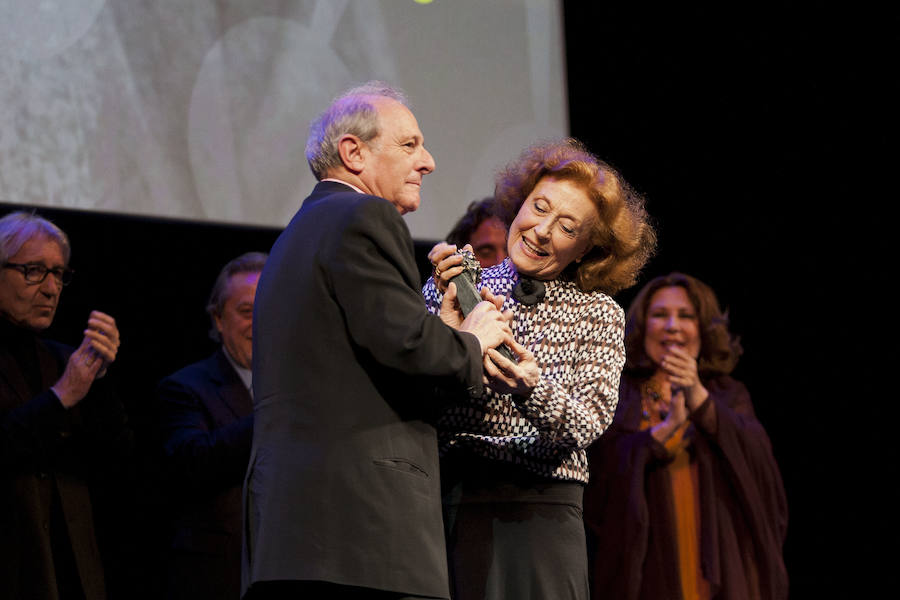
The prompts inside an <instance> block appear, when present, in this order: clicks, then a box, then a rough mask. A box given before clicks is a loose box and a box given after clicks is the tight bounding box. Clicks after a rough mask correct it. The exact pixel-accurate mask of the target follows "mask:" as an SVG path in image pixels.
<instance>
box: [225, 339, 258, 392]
mask: <svg viewBox="0 0 900 600" xmlns="http://www.w3.org/2000/svg"><path fill="white" fill-rule="evenodd" d="M222 352H223V353H224V354H225V358H227V359H228V362H229V364H230V365H231V367H232V368H233V369H234V371H235V373H237V374H238V377H240V378H241V381H242V382H243V384H244V387H246V388H247V389H248V390H250V395H251V396H252V395H253V371H251V370H250V369H245V368H244V367H242V366H240V365H238V364H237V363H236V362H234V359H233V358H231V355H230V354H228V350H227V349H226V348H225V346H222Z"/></svg>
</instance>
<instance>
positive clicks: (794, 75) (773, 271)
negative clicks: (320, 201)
mask: <svg viewBox="0 0 900 600" xmlns="http://www.w3.org/2000/svg"><path fill="white" fill-rule="evenodd" d="M564 6H565V27H566V40H567V42H566V50H567V61H568V67H567V70H568V72H567V76H568V86H569V102H570V106H569V109H570V122H571V133H572V135H573V136H575V137H577V138H579V139H581V140H582V141H584V142H585V143H586V144H587V145H588V147H589V148H591V149H592V150H593V151H594V152H595V153H597V154H598V155H599V156H601V157H602V158H604V159H605V160H607V161H608V162H610V163H611V164H613V165H614V166H616V167H617V168H618V169H619V170H620V171H622V173H623V174H624V175H625V177H626V178H627V179H628V180H629V181H630V182H631V183H632V184H633V185H634V186H635V187H636V188H637V189H638V190H639V191H640V192H642V193H643V194H645V195H646V197H647V201H648V209H649V212H650V213H651V215H652V216H653V218H654V220H655V222H656V225H657V228H658V232H659V240H660V244H659V253H658V255H657V256H656V257H655V258H654V259H653V261H652V262H651V263H650V265H649V266H648V268H647V269H646V271H645V274H644V276H643V277H642V280H641V282H644V281H646V280H647V279H649V278H651V277H653V276H655V275H659V274H663V273H668V272H670V271H673V270H679V271H683V272H686V273H689V274H692V275H695V276H697V277H699V278H701V279H703V280H704V281H706V282H707V283H709V284H710V285H712V287H713V288H714V289H715V290H716V291H717V293H718V295H719V299H720V301H721V302H722V304H723V305H724V306H725V307H727V308H728V309H729V314H730V317H731V323H732V329H733V330H734V331H735V332H736V333H738V334H740V335H741V339H742V342H743V345H744V348H745V355H744V358H743V359H742V361H741V363H740V364H739V366H738V369H737V371H736V376H737V377H738V378H739V379H742V380H743V381H744V382H746V383H747V385H748V387H749V388H750V392H751V394H752V396H753V398H754V402H755V405H756V409H757V413H758V416H759V418H760V420H761V421H762V423H763V424H764V425H765V427H766V428H767V430H768V432H769V434H770V437H771V438H772V443H773V446H774V449H775V454H776V457H777V459H778V461H779V464H780V466H781V469H782V474H783V477H784V482H785V487H786V489H787V494H788V501H789V508H790V522H789V533H788V540H787V543H786V546H785V558H786V562H787V565H788V570H789V573H790V577H791V589H792V597H794V598H808V597H819V596H823V595H828V596H832V595H834V594H835V593H837V590H838V588H844V587H845V586H846V589H848V590H855V591H857V592H861V591H863V590H865V589H869V588H870V589H877V588H878V587H879V586H880V585H881V580H882V576H881V575H879V572H880V569H879V567H882V566H886V565H888V561H889V558H890V557H891V556H892V555H894V554H895V553H893V552H892V551H891V550H885V549H884V545H885V543H886V542H887V540H888V536H890V535H892V534H893V533H895V531H894V529H893V527H892V523H893V518H892V516H891V513H892V511H893V510H895V508H896V506H898V503H897V500H898V494H897V491H896V489H895V486H894V485H892V484H891V483H890V481H889V480H890V478H891V477H890V475H893V473H894V472H896V467H895V466H893V465H894V464H896V463H895V459H896V457H897V452H896V450H895V449H894V447H895V446H894V447H888V444H887V442H888V439H889V437H888V434H887V433H886V432H885V430H886V427H885V428H882V427H881V425H882V424H886V423H889V422H890V421H891V419H892V411H891V410H890V408H891V405H892V402H893V401H894V400H895V398H894V397H895V396H896V393H895V392H894V391H893V390H894V389H895V386H892V385H891V378H890V375H891V372H890V371H889V370H887V369H886V368H885V366H883V364H882V366H877V365H879V363H881V360H880V359H887V360H890V359H891V358H893V356H896V352H893V351H890V352H887V351H883V350H880V349H879V346H878V344H877V342H878V340H880V339H883V338H885V337H887V336H888V335H889V333H888V327H889V326H890V325H891V324H890V318H889V312H888V311H887V310H885V309H886V308H887V306H888V305H887V296H888V291H889V290H890V289H891V288H890V286H889V285H888V272H889V271H888V269H887V268H883V267H882V265H881V264H880V263H881V261H880V259H884V258H886V257H887V256H890V254H889V253H890V247H891V246H892V245H893V244H892V242H893V240H892V238H891V236H890V235H889V234H888V232H889V231H890V227H891V224H892V218H893V217H892V214H893V213H892V211H891V210H890V207H889V204H890V203H891V202H893V199H890V200H884V199H882V195H881V194H878V193H873V192H869V191H864V190H865V189H866V185H865V184H866V182H868V181H872V180H874V179H875V178H876V177H877V175H878V174H879V172H880V171H881V170H882V169H890V164H889V162H890V159H889V158H888V157H889V156H890V153H889V151H888V148H889V146H890V145H891V142H892V141H893V138H892V136H891V135H890V129H889V128H888V126H887V119H885V118H884V117H882V114H888V113H889V112H890V110H885V109H891V108H892V105H891V101H892V99H893V98H894V92H895V88H896V83H895V81H896V77H897V74H896V70H897V69H896V65H895V64H894V63H895V61H894V60H893V58H892V53H891V52H889V50H892V49H895V47H896V43H895V42H896V34H895V33H893V32H891V33H881V30H882V29H885V30H886V29H888V28H890V27H895V26H896V24H897V23H896V20H895V19H892V18H891V19H889V18H887V17H884V16H880V15H874V14H867V13H864V12H862V11H861V10H855V11H848V10H846V9H843V10H841V11H825V10H823V9H814V8H811V7H806V6H802V5H798V4H792V3H784V4H781V5H779V6H772V7H765V6H763V5H760V4H754V5H753V6H752V7H750V6H748V7H747V8H746V9H742V8H740V7H734V6H730V7H728V8H723V7H722V6H720V5H712V4H710V5H692V6H685V5H681V4H677V3H676V4H666V5H663V6H655V7H654V8H653V10H652V11H649V12H648V11H647V10H643V9H642V8H641V7H639V6H632V7H630V8H626V7H622V6H604V5H603V3H593V2H566V3H565V5H564ZM893 31H896V28H895V29H894V30H893ZM872 73H874V74H875V76H874V77H870V75H871V74H872ZM487 91H488V90H486V92H487ZM427 127H428V124H427V123H425V124H423V129H425V130H426V131H427ZM518 151H519V149H517V148H515V149H514V148H511V149H510V153H509V154H510V157H512V156H513V155H514V154H515V153H517V152H518ZM503 159H504V157H498V161H499V160H503ZM12 208H16V207H14V206H11V205H0V213H5V212H7V210H8V209H12ZM39 212H40V214H42V215H44V216H46V217H47V218H50V219H51V220H53V221H54V222H56V223H57V224H58V225H59V226H60V227H62V229H64V230H65V231H66V232H67V233H68V234H69V236H70V238H71V242H72V247H73V256H72V263H71V264H72V267H73V268H74V269H75V270H76V272H77V273H76V278H75V281H74V282H73V283H72V284H71V286H70V287H68V288H67V289H66V293H65V299H64V300H63V302H62V303H61V305H60V310H59V313H58V316H57V319H56V323H55V324H54V325H53V327H52V328H51V330H50V331H49V332H48V335H49V336H50V337H53V338H56V339H60V340H63V341H67V342H69V343H71V344H73V345H74V344H77V343H78V341H79V340H80V336H81V330H82V329H83V327H84V322H85V320H86V318H87V314H88V312H89V311H90V310H91V309H94V308H96V309H100V310H103V311H105V312H108V313H110V314H112V315H114V316H115V317H116V319H117V322H118V324H119V328H120V330H121V332H122V348H121V351H120V354H119V360H118V361H117V364H116V367H115V369H114V373H113V374H112V375H111V376H114V377H115V381H116V382H117V384H118V386H119V388H120V390H121V392H122V396H123V399H124V401H125V403H126V406H127V408H128V410H129V413H130V415H131V418H132V422H133V424H134V426H135V429H136V430H137V432H138V434H139V439H140V440H141V443H142V446H141V454H140V461H141V465H140V468H139V469H138V470H137V471H136V472H135V473H134V475H133V481H131V482H130V484H129V485H125V486H121V487H120V488H118V489H116V490H110V491H108V492H107V494H106V495H105V496H101V497H100V498H99V499H98V502H97V507H95V508H96V510H97V511H98V512H99V513H101V516H100V519H99V520H100V521H101V522H102V523H107V525H106V526H105V528H104V530H103V532H102V534H103V536H104V538H105V540H106V543H107V547H108V548H114V549H115V552H112V553H110V556H109V559H108V560H109V561H110V563H111V565H112V569H111V574H112V576H113V582H112V585H111V588H112V589H111V591H112V592H113V594H118V595H121V596H122V597H146V598H153V597H156V592H157V588H156V585H158V583H159V579H158V577H157V575H156V573H158V570H157V569H158V568H159V567H160V565H159V564H158V561H159V560H161V553H160V552H159V543H160V539H161V538H162V537H163V535H162V534H163V530H162V529H161V527H160V522H161V521H162V516H163V515H164V514H165V512H164V511H165V506H166V499H167V497H166V494H165V493H164V491H163V490H162V489H161V488H160V484H159V480H158V479H157V478H156V472H155V452H156V445H155V440H154V439H153V435H152V432H153V427H152V424H153V389H154V387H155V384H156V382H157V381H158V380H159V378H161V377H163V376H165V375H167V374H168V373H171V372H172V371H174V370H176V369H178V368H180V367H182V366H184V365H186V364H188V363H190V362H193V361H196V360H198V359H200V358H202V357H204V356H206V355H208V354H209V353H210V352H211V351H212V350H213V348H214V346H213V344H212V342H210V341H209V340H208V339H207V337H206V332H207V330H208V328H209V323H208V320H207V318H206V315H205V313H204V311H203V307H204V305H205V303H206V298H207V295H208V293H209V290H210V287H211V286H212V283H213V281H214V279H215V276H216V274H217V272H218V270H219V268H220V267H221V266H222V265H223V264H224V263H225V262H227V261H228V260H230V259H231V258H233V257H235V256H237V255H238V254H240V253H242V252H245V251H249V250H267V249H268V248H269V247H270V246H271V244H272V242H273V241H274V240H275V238H276V237H277V234H278V232H277V231H276V230H272V229H259V228H245V227H239V226H233V225H217V224H200V223H192V222H181V221H172V220H165V219H147V218H136V217H127V216H121V215H112V214H98V213H86V212H76V211H67V210H50V209H41V210H40V211H39ZM451 226H452V223H448V224H447V229H448V230H449V229H450V227H451ZM430 246H431V240H419V241H417V253H418V257H419V259H420V261H421V262H422V263H423V269H425V270H427V263H426V262H425V258H424V255H425V253H426V252H427V250H428V249H429V248H430ZM637 287H639V286H637ZM636 289H637V288H634V289H631V290H626V291H625V292H623V293H621V294H620V295H619V296H618V298H617V299H618V300H619V302H620V304H622V305H623V306H624V307H627V305H628V303H629V302H630V300H631V298H632V297H633V295H634V293H635V292H636ZM884 364H886V361H885V363H884ZM868 407H872V408H871V409H869V410H865V409H866V408H868ZM116 517H125V521H124V522H126V523H127V524H128V526H127V527H123V526H121V525H119V524H117V523H119V522H120V520H119V518H116ZM110 523H113V524H116V525H115V526H110V525H109V524H110ZM890 547H891V546H888V548H890ZM888 572H890V571H888ZM155 577H156V579H154V578H155ZM136 582H139V584H138V583H136Z"/></svg>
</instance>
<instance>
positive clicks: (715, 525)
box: [585, 273, 788, 600]
mask: <svg viewBox="0 0 900 600" xmlns="http://www.w3.org/2000/svg"><path fill="white" fill-rule="evenodd" d="M625 345H626V348H627V362H626V364H625V372H624V374H623V376H622V384H621V387H620V391H619V407H618V409H617V410H616V417H615V420H614V422H613V424H612V426H611V427H610V428H609V431H607V432H606V434H605V435H604V436H603V437H601V438H600V439H599V440H598V441H597V443H596V444H595V445H594V446H593V447H592V448H591V449H590V451H589V459H590V468H591V482H590V484H589V485H588V488H587V491H586V493H585V523H586V527H587V535H588V544H589V548H590V549H591V551H590V561H591V585H592V597H593V598H597V599H601V598H617V599H622V600H635V599H639V598H640V599H646V600H650V599H653V600H682V599H700V600H704V599H717V600H724V599H728V600H738V599H740V600H744V599H746V600H750V599H759V598H764V599H767V600H768V599H772V600H776V599H779V598H786V597H787V591H788V584H787V573H786V571H785V567H784V563H783V560H782V545H783V543H784V537H785V531H786V527H787V506H786V500H785V494H784V488H783V486H782V482H781V475H780V473H779V470H778V466H777V465H776V463H775V459H774V457H773V455H772V447H771V443H770V442H769V438H768V436H767V435H766V432H765V431H764V430H763V427H762V425H761V424H760V422H759V421H758V420H757V419H756V416H755V414H754V411H753V405H752V403H751V402H750V395H749V393H748V392H747V388H746V387H745V386H744V385H743V384H742V383H740V382H739V381H736V380H735V379H733V378H732V377H730V375H729V373H731V371H732V370H733V369H734V367H735V364H736V363H737V360H738V357H739V356H740V354H741V347H740V344H739V343H738V341H737V339H735V338H734V337H732V335H731V334H730V333H729V331H728V321H727V318H726V317H725V315H723V314H722V312H721V310H720V308H719V303H718V300H717V299H716V296H715V294H714V293H713V291H712V289H711V288H710V287H709V286H707V285H706V284H704V283H703V282H701V281H699V280H697V279H695V278H693V277H691V276H689V275H684V274H680V273H672V274H670V275H668V276H664V277H658V278H656V279H653V280H652V281H650V282H649V283H648V284H647V285H646V286H644V288H643V289H642V290H641V291H640V292H639V293H638V295H637V296H636V297H635V299H634V301H633V302H632V304H631V307H630V308H629V310H628V319H627V322H626V336H625Z"/></svg>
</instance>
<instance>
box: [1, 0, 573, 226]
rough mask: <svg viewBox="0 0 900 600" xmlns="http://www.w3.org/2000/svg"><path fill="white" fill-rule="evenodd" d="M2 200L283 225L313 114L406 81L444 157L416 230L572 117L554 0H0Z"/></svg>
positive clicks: (446, 221)
mask: <svg viewBox="0 0 900 600" xmlns="http://www.w3.org/2000/svg"><path fill="white" fill-rule="evenodd" d="M0 50H2V54H0V202H4V203H12V204H25V205H36V206H54V207H69V208H77V209H89V210H100V211H107V212H115V213H127V214H137V215H149V216H162V217H170V218H177V219H189V220H205V221H215V222H231V223H243V224H249V225H261V226H273V227H281V226H283V225H285V224H286V223H287V221H288V220H289V218H290V217H291V215H292V214H293V213H294V212H295V211H296V209H297V208H298V206H299V203H300V202H301V201H302V199H303V198H304V197H305V196H306V195H307V193H308V192H309V190H310V189H311V188H312V185H313V183H314V178H313V176H312V174H311V173H310V172H309V169H308V167H307V165H306V160H305V157H304V146H305V141H306V135H307V125H308V123H309V121H310V120H311V119H312V118H313V117H314V116H315V115H316V114H317V113H318V111H320V110H321V109H322V108H324V107H325V106H326V105H327V104H328V102H329V101H330V100H331V98H332V97H334V96H335V95H336V94H337V93H339V92H340V91H342V90H344V89H346V88H348V87H350V86H352V85H356V84H358V83H362V82H364V81H366V80H369V79H383V80H385V81H389V82H391V83H392V84H394V85H397V86H399V87H401V88H403V89H404V90H405V91H406V92H407V94H408V95H409V98H410V102H411V104H412V106H413V109H414V110H415V113H416V115H417V116H418V118H419V121H420V125H421V128H422V130H423V132H424V134H425V141H426V145H427V146H428V148H429V150H430V151H431V153H432V154H433V155H434V157H435V159H436V162H437V169H436V171H435V172H434V173H433V174H431V175H429V176H428V177H427V178H426V180H425V185H424V190H423V202H422V206H421V208H420V209H419V211H417V212H416V213H414V214H411V215H409V216H408V217H407V222H408V223H409V225H410V228H411V230H412V232H413V235H414V236H415V237H418V238H423V239H439V238H442V237H443V236H444V235H445V234H446V232H447V231H448V230H449V228H450V227H451V226H452V224H453V223H454V222H455V220H456V219H457V218H458V217H459V215H460V214H461V213H462V212H463V211H464V210H465V207H466V206H467V205H468V203H469V202H470V201H471V200H472V199H474V198H477V197H483V196H485V195H487V194H490V193H491V192H492V189H493V172H494V170H495V169H496V168H497V167H498V166H499V165H501V164H503V163H505V162H506V161H508V160H509V159H510V158H511V157H512V156H513V155H515V154H516V153H517V152H518V151H519V150H520V149H521V148H522V147H524V146H525V145H527V144H529V143H531V142H533V141H535V140H536V139H538V138H543V137H549V136H560V135H565V134H566V133H567V131H568V123H567V109H566V94H565V64H564V58H563V53H564V48H563V38H562V15H561V8H560V7H559V4H558V3H557V2H546V1H544V0H502V1H498V2H490V3H485V2H482V1H480V0H454V1H452V2H450V1H447V0H433V1H432V2H422V1H416V0H381V1H369V0H318V1H313V0H307V1H297V2H290V3H285V2H265V1H261V2H254V3H248V2H242V1H239V0H232V1H213V0H195V1H193V2H188V3H184V2H164V3H159V2H154V3H147V2H138V1H137V0H107V1H105V2H104V1H103V0H77V1H76V0H69V1H67V2H61V1H59V0H56V1H49V0H48V1H44V2H39V3H22V2H17V1H16V0H0Z"/></svg>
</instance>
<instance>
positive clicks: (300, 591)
mask: <svg viewBox="0 0 900 600" xmlns="http://www.w3.org/2000/svg"><path fill="white" fill-rule="evenodd" d="M243 600H432V599H429V598H426V597H425V596H406V595H404V594H399V593H397V592H386V591H384V590H373V589H370V588H361V587H355V586H352V585H340V584H337V583H329V582H327V581H262V582H258V583H255V584H253V586H252V587H251V588H250V589H249V590H248V591H247V593H246V594H244V597H243Z"/></svg>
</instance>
